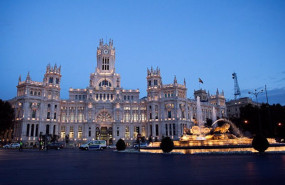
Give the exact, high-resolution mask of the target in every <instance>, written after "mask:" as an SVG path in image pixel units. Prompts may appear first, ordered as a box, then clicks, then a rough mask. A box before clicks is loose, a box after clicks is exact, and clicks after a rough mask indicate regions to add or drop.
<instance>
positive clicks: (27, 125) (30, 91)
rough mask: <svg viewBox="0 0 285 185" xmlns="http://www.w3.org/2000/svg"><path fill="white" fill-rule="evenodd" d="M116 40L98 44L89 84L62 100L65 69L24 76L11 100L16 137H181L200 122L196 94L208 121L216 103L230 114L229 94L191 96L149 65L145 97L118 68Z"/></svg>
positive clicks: (33, 140) (27, 139) (29, 140)
mask: <svg viewBox="0 0 285 185" xmlns="http://www.w3.org/2000/svg"><path fill="white" fill-rule="evenodd" d="M115 51H116V50H115V48H114V46H113V41H112V40H110V41H109V43H108V44H107V43H104V42H103V39H101V40H100V42H99V47H98V48H97V67H96V69H95V70H94V73H92V74H90V82H89V86H88V87H86V88H83V89H73V88H70V89H69V98H68V99H61V98H60V85H61V77H62V76H61V67H60V66H59V67H58V66H57V65H54V66H50V65H48V66H47V67H46V73H45V74H44V78H43V81H42V82H36V81H32V79H31V77H30V75H29V73H28V75H27V77H26V79H25V80H24V81H22V80H21V77H20V78H19V82H18V85H17V97H15V98H13V99H12V100H10V103H11V104H12V106H13V108H14V109H15V117H16V123H15V128H14V139H15V140H23V141H25V142H27V143H29V144H30V145H33V144H35V143H36V142H37V141H38V139H39V136H40V135H41V134H44V135H45V134H49V135H57V136H59V138H60V139H59V140H65V139H66V137H68V138H69V140H70V141H73V142H75V143H81V142H84V141H86V140H99V139H100V140H106V141H107V143H108V144H109V145H112V144H115V143H116V142H117V141H118V140H119V139H120V138H122V139H124V140H125V142H126V143H128V144H129V145H131V144H132V143H133V142H135V140H136V138H137V134H141V136H144V137H145V138H146V139H149V138H151V139H152V140H160V139H161V138H163V137H166V136H169V137H171V138H173V139H174V140H178V139H179V138H180V137H181V136H182V134H183V131H184V128H190V127H191V126H193V125H194V124H195V123H196V121H195V117H196V104H197V103H196V97H197V96H200V97H201V106H202V113H203V120H204V121H205V122H206V119H207V118H208V119H211V118H212V117H211V116H212V110H213V107H214V108H215V109H216V112H217V116H219V117H224V116H226V115H225V114H226V105H225V98H224V93H223V92H222V93H219V92H218V90H217V92H216V94H215V95H210V94H209V93H206V91H205V90H202V89H200V90H198V91H195V92H194V95H195V99H189V98H187V88H186V82H185V80H184V83H183V84H178V83H177V80H176V77H174V80H173V83H171V84H163V83H162V77H161V75H160V69H159V68H156V69H153V68H150V69H147V76H146V85H147V97H144V98H140V92H139V90H138V89H134V90H126V89H123V88H122V87H121V78H120V75H119V74H118V73H116V70H115V69H116V68H115V61H116V60H115V59H116V58H115V54H116V53H115Z"/></svg>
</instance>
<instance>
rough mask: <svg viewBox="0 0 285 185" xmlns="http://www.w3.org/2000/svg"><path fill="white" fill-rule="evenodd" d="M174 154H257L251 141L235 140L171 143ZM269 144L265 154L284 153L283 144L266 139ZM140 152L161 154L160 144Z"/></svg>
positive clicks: (155, 143)
mask: <svg viewBox="0 0 285 185" xmlns="http://www.w3.org/2000/svg"><path fill="white" fill-rule="evenodd" d="M173 142H174V149H173V150H172V152H174V153H182V154H198V153H199V154H201V153H212V154H214V153H255V152H258V151H257V150H255V149H254V148H253V147H252V144H251V143H252V139H250V138H237V139H226V140H190V141H173ZM268 142H269V143H270V146H269V148H268V149H267V150H266V152H280V151H283V152H285V144H283V143H282V144H281V143H276V141H275V139H271V138H268ZM141 152H150V153H163V152H162V150H161V149H160V142H153V143H150V145H149V147H148V148H144V149H141Z"/></svg>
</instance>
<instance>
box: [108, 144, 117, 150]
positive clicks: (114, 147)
mask: <svg viewBox="0 0 285 185" xmlns="http://www.w3.org/2000/svg"><path fill="white" fill-rule="evenodd" d="M107 148H110V149H116V145H109V146H107Z"/></svg>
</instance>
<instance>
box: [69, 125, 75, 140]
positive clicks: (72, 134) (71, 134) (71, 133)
mask: <svg viewBox="0 0 285 185" xmlns="http://www.w3.org/2000/svg"><path fill="white" fill-rule="evenodd" d="M69 138H70V139H73V138H74V128H73V126H70V132H69Z"/></svg>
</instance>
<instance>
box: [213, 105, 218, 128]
mask: <svg viewBox="0 0 285 185" xmlns="http://www.w3.org/2000/svg"><path fill="white" fill-rule="evenodd" d="M216 120H217V112H216V109H215V107H213V111H212V121H213V123H214V122H215V121H216ZM215 127H216V126H215V125H214V128H215Z"/></svg>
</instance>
